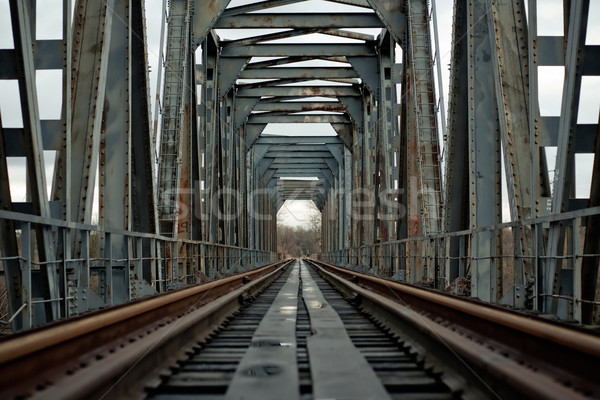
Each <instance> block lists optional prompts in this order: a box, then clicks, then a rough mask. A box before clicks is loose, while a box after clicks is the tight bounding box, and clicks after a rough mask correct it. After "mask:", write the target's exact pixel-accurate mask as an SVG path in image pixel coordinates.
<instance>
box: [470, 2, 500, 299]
mask: <svg viewBox="0 0 600 400" xmlns="http://www.w3.org/2000/svg"><path fill="white" fill-rule="evenodd" d="M487 9H488V7H487V4H486V2H485V1H482V0H472V1H470V2H469V18H470V20H469V37H468V41H469V49H468V70H469V81H468V82H469V83H468V85H469V111H470V112H472V114H470V115H469V167H470V207H471V218H470V221H471V228H472V229H474V228H477V227H482V226H488V225H495V224H496V223H499V222H500V221H501V214H500V213H501V190H500V182H501V171H500V132H499V126H498V109H497V104H496V101H495V84H494V70H493V64H492V59H491V57H490V56H489V55H490V54H492V43H491V38H490V31H489V25H488V23H487V19H486V18H485V16H486V12H487ZM495 247H496V243H495V235H494V232H492V231H485V232H477V233H474V234H473V239H472V243H471V255H472V256H473V261H472V262H471V294H472V295H473V296H476V297H479V298H480V299H482V300H484V301H492V302H494V301H496V297H497V295H498V291H497V282H496V280H497V278H498V277H497V276H496V268H495V264H494V262H495V261H494V260H493V259H492V258H491V255H492V254H493V251H494V249H495Z"/></svg>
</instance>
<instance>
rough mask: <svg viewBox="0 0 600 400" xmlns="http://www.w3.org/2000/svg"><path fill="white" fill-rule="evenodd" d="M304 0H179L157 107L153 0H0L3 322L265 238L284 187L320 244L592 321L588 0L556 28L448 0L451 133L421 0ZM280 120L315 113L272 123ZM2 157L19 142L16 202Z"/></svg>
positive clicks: (497, 8) (339, 254)
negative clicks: (40, 90)
mask: <svg viewBox="0 0 600 400" xmlns="http://www.w3.org/2000/svg"><path fill="white" fill-rule="evenodd" d="M303 2H304V0H266V1H256V2H253V3H250V4H245V5H230V0H209V1H204V0H171V1H169V3H168V4H169V6H168V10H166V13H165V18H166V19H165V22H166V26H167V39H166V46H165V56H164V63H163V65H162V67H163V68H164V74H161V73H160V72H159V76H160V77H161V78H163V79H164V83H163V86H162V98H161V99H160V104H159V106H160V111H161V113H160V120H159V119H158V116H155V121H159V122H160V123H155V128H154V130H153V129H152V126H151V122H150V121H151V117H152V116H151V112H150V95H149V81H148V73H147V65H148V61H147V53H146V52H147V41H146V32H145V29H146V28H145V26H146V25H145V16H144V9H143V2H139V1H131V0H128V1H116V0H103V1H99V0H94V1H93V0H76V1H75V4H74V6H75V7H74V9H75V13H74V19H73V21H72V20H71V12H70V10H71V9H72V3H71V0H64V1H63V34H62V38H61V39H57V40H37V39H36V35H35V26H36V24H35V20H36V2H35V0H30V1H28V2H22V1H19V0H10V12H11V23H12V30H13V42H14V47H13V48H12V49H6V50H0V79H6V80H16V81H17V82H18V86H19V98H20V104H21V110H22V120H23V126H22V127H18V128H14V127H5V126H3V125H2V126H0V136H1V139H2V140H0V208H1V209H0V234H1V240H0V257H1V261H2V267H3V271H4V279H5V284H6V287H7V293H8V297H9V305H10V314H11V317H10V319H11V322H12V325H13V328H14V329H17V330H18V329H24V328H29V327H31V326H33V325H39V324H43V323H45V322H48V321H52V320H56V319H60V318H64V317H68V316H71V315H75V314H78V313H81V312H84V311H87V310H90V309H94V308H98V307H103V306H106V305H112V304H118V303H122V302H125V301H128V300H130V299H134V298H138V297H141V296H145V295H150V294H153V293H156V292H161V291H164V290H168V289H170V288H174V287H178V286H180V285H182V284H194V283H198V282H200V281H202V280H203V279H205V278H206V277H208V278H210V279H212V278H218V277H221V276H223V275H225V274H228V273H234V272H240V271H244V270H246V269H248V268H253V267H255V266H258V265H262V264H264V263H266V262H269V261H272V260H273V259H274V257H275V252H276V214H277V211H278V210H279V209H280V208H281V207H282V205H283V203H284V202H285V201H286V200H291V199H305V200H312V201H313V202H314V203H315V205H316V206H317V207H318V208H319V210H320V211H321V213H322V237H321V241H322V253H321V255H320V257H321V258H323V259H325V260H329V261H331V262H335V263H337V264H341V265H345V266H348V267H350V268H355V269H358V270H367V271H369V272H371V273H374V274H377V275H381V276H387V277H393V278H394V279H398V280H401V281H406V282H410V283H420V284H427V285H430V286H433V287H436V288H439V289H444V288H446V287H448V286H449V287H450V288H451V289H452V290H454V291H455V292H463V294H464V293H465V292H466V293H470V294H471V295H472V296H475V297H478V298H480V299H482V300H485V301H490V302H502V303H505V304H510V305H514V306H521V307H529V308H534V309H539V310H542V311H545V312H550V313H555V314H558V315H559V316H561V317H564V318H575V319H577V320H580V321H583V322H586V323H590V322H592V318H593V311H594V306H595V305H597V303H596V304H594V303H595V302H596V300H597V299H596V294H595V293H596V282H597V279H598V258H597V254H598V253H600V239H599V237H598V235H597V234H595V227H596V225H598V224H599V223H600V222H599V221H598V214H599V213H600V209H598V208H597V207H598V206H599V205H600V204H599V201H600V199H599V197H598V196H599V193H600V184H599V183H598V182H600V178H599V177H598V168H600V167H599V165H600V164H598V163H596V161H597V160H598V157H597V156H598V151H599V150H598V149H599V148H600V147H599V145H598V141H597V138H598V137H599V134H600V131H599V128H598V124H591V125H581V124H578V123H577V115H578V109H579V93H580V90H581V84H582V77H583V76H586V75H600V71H598V65H600V59H599V55H598V54H599V52H598V46H592V45H587V44H586V42H585V36H586V25H587V21H588V12H589V0H587V1H584V0H571V1H565V7H564V16H565V35H564V36H562V37H545V36H538V35H537V9H536V7H537V2H536V1H535V0H529V4H528V15H527V16H526V14H525V4H524V0H512V1H500V0H469V1H466V2H464V1H459V0H457V1H456V2H455V7H454V26H453V45H452V46H453V50H452V65H451V74H452V76H451V85H450V101H449V118H448V131H447V132H442V134H440V130H439V127H438V122H439V121H440V120H441V119H439V118H438V116H439V112H440V110H439V109H440V106H441V104H440V103H438V100H437V96H436V91H435V82H434V67H435V66H436V63H439V60H440V57H439V54H434V52H432V38H431V21H432V17H434V15H432V11H433V10H432V9H431V8H430V5H429V2H428V1H427V0H411V1H401V0H330V1H329V2H326V3H327V5H328V8H326V10H327V12H325V13H324V12H312V11H313V10H304V11H302V12H298V11H297V9H298V8H294V7H300V9H301V7H302V6H303V5H302V3H303ZM305 11H311V12H305ZM258 28H260V29H262V30H258V31H257V29H258ZM231 32H236V33H235V34H231ZM365 32H368V33H365ZM315 38H316V39H315ZM400 59H401V60H402V62H399V61H398V60H400ZM547 65H553V66H556V65H560V66H564V67H565V83H564V89H563V99H562V112H561V115H560V116H558V117H545V116H541V115H540V110H539V105H538V84H537V82H538V67H540V66H547ZM47 69H50V70H59V71H61V72H62V82H63V90H62V108H61V110H62V113H61V116H60V120H42V119H40V117H39V107H38V99H37V96H38V94H37V92H36V79H35V76H36V71H40V70H47ZM443 122H444V123H445V121H443ZM290 123H292V124H299V125H300V126H302V127H303V129H304V130H303V132H305V133H302V134H300V136H299V135H297V134H296V135H290V134H288V133H287V132H284V131H283V130H280V131H279V132H277V133H276V134H266V133H265V132H264V131H265V129H266V128H267V126H268V124H274V125H273V126H283V125H277V124H290ZM313 123H320V124H323V123H326V124H330V126H331V127H332V128H333V131H335V133H336V135H332V136H323V135H315V134H311V133H310V131H311V130H310V129H308V130H307V129H306V127H307V126H310V125H306V124H313ZM286 126H287V125H286ZM441 136H443V137H444V139H445V140H444V141H443V143H441V144H442V145H443V146H440V140H439V138H440V137H441ZM548 146H556V147H557V148H558V155H557V160H556V166H555V173H554V182H553V185H550V177H549V174H548V166H547V164H548V162H547V160H546V153H545V151H544V149H545V148H546V147H548ZM440 148H442V149H443V150H444V153H443V154H444V160H443V161H444V164H445V177H444V178H443V179H442V158H441V155H442V153H441V150H440ZM48 150H52V151H55V152H56V154H57V156H56V162H55V167H54V174H53V180H52V182H51V184H50V183H48V182H46V174H45V170H44V165H45V164H44V151H48ZM590 152H592V153H593V154H594V155H595V156H596V157H595V161H594V166H593V170H594V174H593V178H592V187H591V192H590V196H589V199H574V198H573V197H574V196H573V195H574V185H575V180H576V178H577V174H576V173H575V172H576V171H575V169H574V159H575V155H576V154H581V153H590ZM10 157H25V158H26V160H27V189H28V192H27V199H26V202H23V203H17V202H14V201H12V199H11V192H10V191H11V186H10V184H9V162H8V159H9V158H10ZM599 163H600V161H599ZM502 168H504V176H505V181H506V191H507V193H508V199H509V204H510V207H509V209H510V219H511V221H513V222H510V223H506V224H501V222H502V197H501V193H502V187H503V183H502V179H503V178H502V176H503V171H502ZM293 178H296V179H293ZM301 178H313V180H305V179H304V180H303V179H301ZM96 179H97V180H98V184H96V183H95V182H96ZM442 181H443V182H442ZM49 186H51V187H52V190H51V196H49V197H48V196H47V190H46V188H47V187H49ZM95 195H97V196H98V211H97V214H98V222H97V223H92V220H93V215H94V213H95V211H94V200H93V199H94V196H95ZM509 242H510V243H511V244H512V247H511V248H512V249H511V250H507V243H509ZM458 287H460V288H461V289H460V290H459V289H457V288H458Z"/></svg>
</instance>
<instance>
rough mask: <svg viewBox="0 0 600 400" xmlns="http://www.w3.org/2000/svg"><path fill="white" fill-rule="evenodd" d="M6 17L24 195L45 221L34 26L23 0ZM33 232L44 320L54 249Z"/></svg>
mask: <svg viewBox="0 0 600 400" xmlns="http://www.w3.org/2000/svg"><path fill="white" fill-rule="evenodd" d="M9 4H10V15H11V23H12V32H13V42H14V46H15V61H16V63H15V64H16V70H17V74H18V81H19V94H20V98H21V112H22V120H23V132H24V135H23V139H24V149H23V150H24V154H25V156H26V158H27V180H28V183H29V184H28V192H29V193H30V195H31V205H32V212H33V213H34V214H36V215H39V216H42V217H46V218H49V217H50V216H51V215H50V203H49V202H48V196H47V192H46V190H47V189H46V188H47V186H46V171H45V164H44V152H43V150H44V148H43V142H42V128H41V124H40V118H39V109H38V100H37V91H36V82H35V65H34V55H33V41H34V37H33V36H32V34H33V33H34V32H33V31H34V30H35V26H32V25H31V21H32V20H31V19H30V12H31V10H30V9H29V6H28V4H27V3H25V2H23V1H16V0H14V1H13V0H11V1H10V3H9ZM36 232H37V250H38V255H39V259H40V261H42V262H48V264H44V266H43V267H41V275H42V282H43V284H42V292H43V294H44V296H45V298H46V299H49V300H51V301H50V302H48V303H47V305H46V307H45V312H46V319H47V320H54V319H56V318H58V317H59V304H58V302H57V301H58V300H57V299H58V298H59V297H60V289H59V281H58V275H57V273H56V268H55V265H54V264H53V262H54V260H55V249H54V241H53V238H52V232H51V230H50V227H47V226H40V227H37V229H36Z"/></svg>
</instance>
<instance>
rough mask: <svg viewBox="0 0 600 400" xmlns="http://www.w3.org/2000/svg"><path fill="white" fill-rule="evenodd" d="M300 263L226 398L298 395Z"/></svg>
mask: <svg viewBox="0 0 600 400" xmlns="http://www.w3.org/2000/svg"><path fill="white" fill-rule="evenodd" d="M299 269H300V268H299V264H298V262H297V261H296V263H295V264H294V266H293V270H292V271H291V273H290V276H289V277H288V279H287V281H286V283H285V284H284V286H283V287H282V288H281V290H280V291H279V293H278V294H277V297H276V298H275V300H274V301H273V304H272V305H271V306H270V307H269V310H268V311H267V313H266V314H265V316H264V317H263V319H262V320H261V322H260V324H259V326H258V328H257V329H256V331H255V332H254V335H253V337H252V344H251V346H250V347H249V348H248V350H247V351H246V353H245V354H244V357H243V358H242V360H241V361H240V363H239V365H238V367H237V369H236V371H235V375H234V376H233V379H232V380H231V383H230V385H229V387H228V389H227V393H226V394H225V399H228V400H238V399H240V400H241V399H245V400H249V399H256V400H267V399H273V400H280V399H286V400H288V399H290V400H294V399H299V398H300V392H299V379H298V365H297V359H296V315H297V308H298V306H297V304H298V291H299V285H300V281H299Z"/></svg>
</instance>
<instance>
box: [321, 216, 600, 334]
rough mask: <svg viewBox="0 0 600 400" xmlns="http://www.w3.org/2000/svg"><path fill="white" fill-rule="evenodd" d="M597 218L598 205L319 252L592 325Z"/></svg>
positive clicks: (338, 261)
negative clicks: (556, 236)
mask: <svg viewBox="0 0 600 400" xmlns="http://www.w3.org/2000/svg"><path fill="white" fill-rule="evenodd" d="M599 216H600V207H593V208H587V209H581V210H577V211H573V212H567V213H562V214H560V215H553V216H545V217H540V218H535V219H530V220H526V221H516V222H507V223H503V224H498V225H494V226H487V227H481V228H477V229H471V230H464V231H457V232H451V233H440V234H434V235H431V236H428V237H416V238H408V239H402V240H397V241H390V242H383V243H377V244H373V245H365V246H361V247H356V248H346V249H342V250H338V251H332V252H328V253H323V254H320V255H315V256H314V257H315V258H317V259H319V260H322V261H325V262H328V263H331V264H335V265H338V266H344V267H346V268H349V269H353V270H356V271H359V272H363V273H368V274H372V275H377V276H381V277H388V278H392V279H395V280H398V281H401V282H408V283H413V284H420V285H423V286H427V287H432V288H437V289H440V290H446V291H449V292H452V293H455V294H462V295H467V296H473V297H477V298H479V299H481V300H484V301H488V302H491V303H501V304H508V305H512V306H516V307H523V308H528V309H533V310H540V311H543V312H545V313H552V314H556V315H558V316H559V317H560V318H564V319H574V320H577V321H584V322H586V323H593V321H592V320H593V319H594V318H596V319H598V315H596V314H598V311H597V308H598V306H600V302H598V301H597V300H598V299H597V298H595V297H594V295H591V296H590V295H589V292H590V291H591V290H590V287H592V288H593V287H596V280H594V279H593V278H594V276H595V277H596V279H597V272H596V274H594V273H593V270H594V266H595V268H596V271H597V268H598V267H597V266H598V262H599V260H600V254H598V252H590V251H589V250H586V245H585V242H586V234H587V235H589V236H593V231H590V232H586V225H587V224H588V221H589V220H591V219H592V218H594V219H596V218H598V217H599ZM557 227H559V228H560V229H562V232H563V237H564V239H562V241H560V242H559V244H558V246H556V247H557V249H558V250H557V252H556V254H549V253H548V250H547V249H548V245H547V243H548V240H549V239H548V238H549V231H550V229H556V228H557ZM592 229H593V228H592ZM587 240H588V241H589V239H587ZM596 240H597V237H596ZM586 265H587V269H586ZM552 271H554V272H552ZM586 271H591V274H590V275H586ZM589 276H591V278H589ZM586 279H587V280H588V281H587V282H586ZM590 280H593V282H589V281H590ZM585 285H588V287H587V293H588V295H587V297H586V296H585V295H584V291H585V288H584V286H585ZM548 298H551V299H554V301H555V303H554V307H549V306H548V304H549V303H548V302H547V301H546V299H548ZM593 315H596V316H595V317H593Z"/></svg>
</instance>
